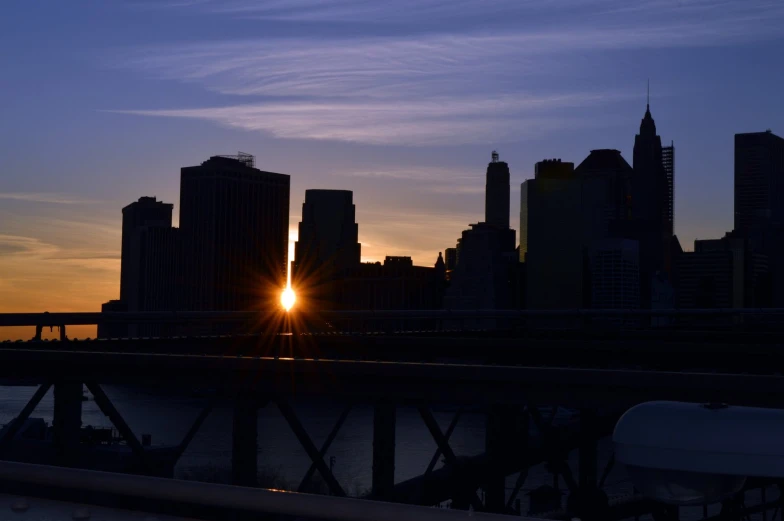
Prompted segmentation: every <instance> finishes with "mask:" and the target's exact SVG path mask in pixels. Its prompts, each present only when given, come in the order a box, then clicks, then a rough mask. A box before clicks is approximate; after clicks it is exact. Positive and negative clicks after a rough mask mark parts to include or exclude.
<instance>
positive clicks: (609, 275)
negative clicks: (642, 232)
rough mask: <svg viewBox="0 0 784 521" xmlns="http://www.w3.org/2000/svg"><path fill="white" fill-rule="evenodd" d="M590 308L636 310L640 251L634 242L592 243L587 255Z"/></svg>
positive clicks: (606, 240) (610, 241)
mask: <svg viewBox="0 0 784 521" xmlns="http://www.w3.org/2000/svg"><path fill="white" fill-rule="evenodd" d="M590 269H591V307H593V308H594V309H637V308H639V306H640V247H639V243H638V242H637V241H634V240H629V239H621V238H610V239H603V240H599V241H595V242H594V243H593V245H592V247H591V251H590Z"/></svg>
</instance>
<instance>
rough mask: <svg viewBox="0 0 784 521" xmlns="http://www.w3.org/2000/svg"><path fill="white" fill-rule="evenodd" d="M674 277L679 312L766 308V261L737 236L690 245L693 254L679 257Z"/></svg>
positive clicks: (767, 301) (767, 297)
mask: <svg viewBox="0 0 784 521" xmlns="http://www.w3.org/2000/svg"><path fill="white" fill-rule="evenodd" d="M677 273H678V280H677V282H678V306H679V307H681V308H744V307H767V306H769V305H770V298H771V293H770V290H771V287H770V276H769V275H770V272H769V268H768V258H767V256H765V255H762V254H759V253H755V252H754V251H753V250H752V249H751V247H750V241H749V239H747V238H745V237H742V236H741V235H740V234H737V233H728V234H726V235H725V236H724V237H723V238H721V239H710V240H697V241H694V251H693V252H688V253H683V254H682V255H680V256H679V259H678V270H677Z"/></svg>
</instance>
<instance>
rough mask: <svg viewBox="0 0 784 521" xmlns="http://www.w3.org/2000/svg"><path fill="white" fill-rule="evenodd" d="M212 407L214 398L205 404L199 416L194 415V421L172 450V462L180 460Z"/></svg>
mask: <svg viewBox="0 0 784 521" xmlns="http://www.w3.org/2000/svg"><path fill="white" fill-rule="evenodd" d="M214 407H215V400H211V401H210V402H209V403H208V404H207V406H206V407H205V408H204V409H202V411H201V412H200V413H199V416H197V417H196V421H194V422H193V425H191V428H190V429H189V430H188V432H187V433H186V434H185V437H184V438H183V439H182V441H181V442H180V444H179V445H177V448H176V449H175V451H174V455H173V456H172V462H173V463H177V462H178V461H179V460H180V458H181V457H182V455H183V453H184V452H185V451H186V450H187V449H188V445H190V444H191V442H192V441H193V438H194V437H195V436H196V433H197V432H199V429H201V426H202V424H203V423H204V421H205V420H206V419H207V417H208V416H209V415H210V413H211V412H212V409H213V408H214Z"/></svg>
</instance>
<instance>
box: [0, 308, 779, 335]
mask: <svg viewBox="0 0 784 521" xmlns="http://www.w3.org/2000/svg"><path fill="white" fill-rule="evenodd" d="M81 325H98V326H99V328H101V327H104V328H106V329H110V330H114V331H118V330H119V331H123V332H124V334H113V335H111V336H113V337H116V336H175V335H178V334H194V333H192V332H193V331H203V332H204V334H216V333H232V334H234V333H259V332H263V331H268V332H269V331H271V332H275V333H279V332H303V333H307V332H315V333H329V332H412V331H414V332H416V331H470V330H483V331H487V330H517V331H524V330H554V329H555V330H587V329H602V328H611V329H613V328H614V329H617V328H624V329H702V328H707V329H739V328H740V329H742V328H781V329H784V309H779V308H755V309H689V310H685V309H669V310H616V309H580V310H455V309H447V310H356V311H303V310H295V311H292V312H289V313H286V312H283V311H282V310H275V311H272V312H269V313H263V312H260V311H171V312H105V313H101V312H96V313H48V312H45V313H2V314H0V327H34V328H35V337H34V338H37V339H39V338H41V332H42V330H43V329H44V328H54V327H57V328H59V329H60V336H61V339H63V340H64V339H66V338H67V336H66V327H68V326H81ZM129 326H133V328H134V329H129ZM128 331H134V332H135V333H128ZM161 331H165V333H164V334H161V333H160V332H161ZM156 332H157V333H156Z"/></svg>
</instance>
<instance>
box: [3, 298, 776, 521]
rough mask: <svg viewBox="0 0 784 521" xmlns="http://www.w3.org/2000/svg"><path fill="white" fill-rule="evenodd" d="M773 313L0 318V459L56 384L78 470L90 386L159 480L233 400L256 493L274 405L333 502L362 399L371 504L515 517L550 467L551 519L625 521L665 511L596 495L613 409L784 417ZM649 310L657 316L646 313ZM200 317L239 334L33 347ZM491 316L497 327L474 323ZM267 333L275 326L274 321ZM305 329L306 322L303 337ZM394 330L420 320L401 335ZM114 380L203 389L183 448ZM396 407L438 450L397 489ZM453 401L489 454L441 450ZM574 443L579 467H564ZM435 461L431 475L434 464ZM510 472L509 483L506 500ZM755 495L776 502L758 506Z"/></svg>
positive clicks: (59, 442) (58, 455)
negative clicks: (143, 420) (314, 432)
mask: <svg viewBox="0 0 784 521" xmlns="http://www.w3.org/2000/svg"><path fill="white" fill-rule="evenodd" d="M782 316H784V310H696V311H692V312H677V311H662V312H649V311H644V312H638V311H632V312H609V311H607V312H603V311H589V312H586V311H579V312H530V311H529V312H518V311H476V312H463V311H461V312H456V311H440V312H332V313H320V314H317V316H316V315H315V314H314V315H312V316H309V317H305V319H303V320H302V321H301V322H300V323H299V325H297V321H296V320H290V321H288V322H285V321H283V322H281V321H278V322H275V321H270V320H265V321H260V320H259V317H258V316H256V315H253V314H248V313H235V312H228V313H147V314H101V313H87V314H84V313H62V314H61V313H48V314H11V315H0V326H26V327H31V328H35V332H36V334H34V335H33V340H29V341H20V342H5V343H2V344H0V379H2V380H3V381H5V382H12V381H15V380H16V381H25V382H28V383H35V384H38V385H39V388H38V390H37V391H36V393H35V394H34V395H33V397H32V399H31V400H30V402H29V403H28V404H27V405H26V406H25V407H24V409H23V410H22V411H21V412H20V414H19V415H18V416H17V418H16V420H15V421H14V422H13V423H12V425H11V426H10V427H11V428H9V429H7V430H6V431H5V432H4V433H3V435H2V437H0V456H7V455H8V448H9V447H10V444H11V443H12V440H13V439H14V436H15V434H16V433H15V432H14V430H15V429H16V428H19V427H20V426H21V424H22V423H23V422H24V421H25V420H26V419H27V418H28V417H29V416H30V414H31V413H32V411H33V410H34V409H35V407H36V406H37V404H38V402H40V400H41V398H42V397H43V395H44V394H45V393H46V392H47V391H48V389H49V388H50V387H52V388H54V398H55V411H54V421H53V427H54V431H55V435H54V440H53V443H54V446H55V449H56V450H55V452H54V454H53V458H54V461H53V463H57V464H59V465H66V466H68V465H73V464H74V462H73V461H70V462H69V457H72V456H73V454H76V453H78V451H79V450H80V444H79V443H80V442H79V427H80V425H81V420H80V414H81V391H82V386H83V385H86V387H87V388H88V389H89V390H90V392H91V393H92V394H93V396H94V397H95V401H96V404H97V405H98V406H99V407H100V408H101V410H102V411H103V412H104V414H106V415H107V417H109V419H110V420H111V422H112V423H113V425H114V426H115V427H116V428H117V430H118V431H119V432H120V434H121V436H122V437H123V438H124V440H125V442H126V443H127V445H128V447H129V448H130V450H131V451H132V453H133V456H134V459H133V464H132V465H131V466H130V467H129V469H128V471H129V472H132V473H135V474H138V475H148V476H165V475H167V473H168V472H169V469H171V468H172V467H173V465H174V463H176V460H177V458H178V457H179V456H181V455H182V453H183V452H184V451H185V450H186V449H187V447H188V444H189V443H190V441H191V440H192V439H193V437H194V436H195V434H196V433H197V432H198V430H199V428H200V426H201V425H202V423H203V422H204V420H205V418H206V417H207V416H208V415H209V414H210V411H211V409H212V407H213V406H214V402H215V401H216V400H224V401H228V402H230V403H232V404H233V407H234V413H233V425H232V439H233V441H232V453H233V455H232V462H233V464H232V482H233V483H234V484H235V485H243V486H254V485H255V484H256V475H257V471H258V469H257V468H256V457H255V455H256V448H257V443H258V431H257V424H256V414H257V411H258V410H259V408H262V407H266V406H267V405H270V404H272V405H274V406H275V407H277V408H278V410H280V412H281V413H282V415H283V416H284V418H285V420H286V422H287V424H288V425H289V427H290V428H291V431H292V434H293V435H294V436H295V437H296V438H297V440H298V441H299V443H300V445H301V446H302V448H303V449H304V450H305V452H306V453H307V454H308V456H309V458H310V460H311V463H312V465H311V468H310V469H309V470H308V473H307V475H306V476H305V477H304V479H303V480H302V483H301V485H300V487H299V488H300V489H305V488H306V487H305V485H306V484H307V482H308V480H310V479H311V478H312V477H313V476H314V475H315V474H316V473H318V474H319V475H320V476H321V477H322V479H323V480H324V482H325V483H326V485H327V487H328V489H329V492H330V494H331V495H333V496H336V497H344V496H346V491H345V488H344V485H343V484H341V483H339V482H338V480H337V479H336V478H335V476H334V474H333V473H332V471H331V469H330V468H329V466H328V465H327V463H326V462H325V458H324V456H325V455H326V454H327V451H328V450H329V447H330V445H331V443H332V442H333V441H334V439H335V437H336V436H337V434H338V432H339V431H340V430H341V429H343V428H345V427H344V424H345V419H346V416H347V415H348V414H349V412H348V411H350V410H351V408H352V407H358V406H362V405H364V406H370V407H372V408H373V411H374V413H373V416H374V420H373V455H372V458H373V461H372V464H373V475H372V481H373V483H372V490H371V491H370V493H369V495H368V496H367V498H368V499H374V500H382V501H392V502H395V503H406V504H411V505H422V506H432V505H436V504H439V503H443V502H445V501H451V503H452V505H453V507H454V508H456V509H460V508H466V509H467V508H471V509H473V510H474V511H476V512H479V511H485V512H493V513H497V514H505V515H517V516H519V515H521V514H523V513H524V512H523V511H522V510H521V507H520V506H519V504H518V503H517V500H518V499H519V497H518V495H519V492H520V490H521V488H522V486H523V485H524V483H525V480H526V476H527V473H528V469H530V468H531V467H532V466H534V465H538V464H542V463H545V464H546V465H547V467H548V468H549V469H550V470H551V472H552V474H553V479H554V483H559V482H562V483H563V484H564V485H565V487H566V489H567V490H568V501H567V502H566V505H561V507H560V509H556V510H555V511H554V512H552V513H551V514H550V515H551V516H554V517H555V518H564V519H566V518H570V516H573V515H578V516H580V517H581V518H584V519H622V518H626V517H634V516H638V515H643V514H646V513H654V514H655V515H656V517H657V518H660V519H667V518H673V516H675V515H676V513H674V512H673V511H672V509H668V508H665V507H664V506H663V505H657V504H653V503H652V502H650V501H649V500H646V499H645V498H643V497H639V496H631V497H626V498H608V497H607V496H606V494H605V493H604V492H603V491H602V487H603V485H604V482H605V480H606V477H607V475H608V474H609V472H610V471H611V470H612V468H613V464H614V462H613V460H612V459H611V460H610V461H608V462H607V464H606V466H605V467H603V468H600V465H599V461H598V456H597V450H598V449H597V447H598V443H599V440H600V439H601V438H603V437H606V436H607V435H609V434H610V433H611V432H612V429H613V427H614V425H615V422H616V420H617V418H618V417H619V416H620V414H622V413H623V412H624V411H625V410H627V409H628V408H629V407H631V406H633V405H635V404H638V403H641V402H644V401H649V400H660V399H668V400H678V401H691V402H705V403H729V404H737V405H753V406H764V407H781V404H782V403H784V376H782V374H781V367H780V366H781V362H780V361H779V360H780V357H778V356H776V355H777V354H778V353H779V352H780V349H781V340H782V335H781V332H779V331H778V327H779V325H780V324H781V322H780V317H782ZM662 318H664V319H666V320H665V322H659V321H657V319H662ZM608 320H610V322H609V323H608ZM200 321H210V322H214V323H225V324H231V325H232V327H233V328H235V330H236V331H242V333H241V334H240V333H234V334H230V335H222V336H191V337H187V336H186V337H176V338H119V339H101V340H86V339H85V340H70V339H68V337H67V335H65V334H61V340H60V341H49V342H45V341H40V340H37V338H40V331H41V329H42V328H44V327H60V328H62V329H61V333H62V332H63V331H65V328H66V327H67V326H69V325H79V324H101V323H110V322H124V323H131V322H133V323H168V324H170V323H177V322H179V323H184V324H187V323H194V322H200ZM425 321H427V322H425ZM488 323H491V324H492V325H493V326H494V327H493V328H490V329H487V328H483V327H482V326H483V325H487V324H488ZM260 324H262V325H263V326H265V327H262V326H260ZM270 324H278V327H276V328H274V329H270V328H269V325H270ZM309 324H316V327H314V328H313V329H309V328H308V327H307V326H308V325H309ZM387 324H393V325H394V326H395V327H394V328H388V327H385V325H387ZM406 324H414V325H416V326H417V327H419V326H421V325H423V324H426V325H427V326H428V327H426V328H424V329H419V330H414V327H405V325H406ZM552 324H556V325H558V326H559V327H558V328H555V327H553V326H552ZM281 325H282V326H281ZM401 325H402V326H403V327H402V328H401V327H400V326H401ZM741 355H742V356H741ZM116 384H122V385H137V386H146V387H150V388H154V387H178V388H192V387H195V386H198V387H202V388H205V387H206V388H210V389H213V390H215V394H214V395H213V398H212V403H210V404H208V405H207V406H206V407H205V409H204V410H203V411H202V413H201V414H199V415H198V417H197V418H195V419H194V424H193V426H192V427H191V428H190V429H189V431H188V433H187V434H186V436H185V437H184V439H183V440H182V441H181V443H180V444H179V445H178V446H177V447H176V448H175V449H174V450H172V451H170V452H168V453H167V454H165V455H162V456H161V455H157V454H155V453H154V451H153V450H151V449H149V448H147V447H145V446H143V444H142V443H141V442H140V441H139V440H138V439H137V438H136V436H135V435H134V433H133V430H132V429H131V427H130V426H129V425H128V424H127V423H126V421H125V419H124V418H123V417H122V415H120V413H119V412H118V410H117V409H116V407H115V406H114V405H113V404H112V402H111V400H110V399H109V397H108V396H107V395H106V393H105V392H104V391H103V389H102V386H105V385H116ZM310 397H329V399H330V400H333V401H335V402H339V403H342V404H345V407H346V409H345V411H344V413H342V414H341V415H340V416H339V417H338V418H336V421H335V425H334V427H333V429H332V431H331V432H330V434H329V436H328V437H327V439H326V440H325V441H324V443H323V444H322V445H321V447H318V446H317V445H316V444H315V442H314V441H313V438H312V437H311V436H310V434H309V433H308V432H307V430H306V429H305V427H304V426H303V421H302V419H301V418H300V417H298V413H297V412H296V408H295V406H294V405H295V403H296V402H297V401H298V400H303V399H308V398H310ZM443 405H449V406H451V407H454V408H455V409H456V412H455V414H454V417H453V419H452V421H451V422H450V424H449V426H448V428H446V429H443V427H442V426H441V425H439V423H438V422H437V421H436V420H435V417H434V414H433V409H434V408H435V407H440V406H443ZM403 406H406V407H415V408H416V410H417V411H418V414H419V415H420V417H421V419H422V422H423V424H424V425H425V426H426V428H427V431H428V432H429V434H430V437H431V438H432V440H433V441H434V442H435V444H436V447H437V450H436V452H435V454H434V455H433V457H432V458H431V459H430V462H429V463H428V464H427V466H426V470H425V472H424V473H423V474H422V475H420V476H418V477H416V478H413V479H409V480H406V481H403V482H396V481H395V450H396V445H395V424H396V411H397V409H398V408H399V407H403ZM557 406H561V407H568V408H570V409H573V410H575V411H577V412H576V414H575V415H574V416H573V417H572V418H571V419H570V420H569V421H567V422H565V423H563V424H556V423H555V422H553V417H554V415H548V414H547V411H548V410H551V409H552V410H553V412H554V411H555V409H553V408H554V407H557ZM466 409H472V410H482V411H485V412H486V414H487V427H486V433H485V438H486V443H485V446H486V450H485V452H484V453H483V454H479V455H477V456H472V457H469V458H460V457H458V456H457V455H456V454H455V453H454V451H453V449H452V447H451V446H450V443H449V440H450V436H451V434H452V432H453V431H454V426H455V425H456V424H457V422H458V421H459V419H460V415H461V414H462V411H464V410H466ZM262 442H263V440H262ZM574 450H576V451H577V453H578V461H577V465H576V472H575V471H573V470H572V467H573V466H574V465H570V464H569V462H568V455H569V453H570V452H571V451H574ZM442 458H443V460H444V462H445V464H444V466H443V467H441V468H436V466H437V463H438V461H439V460H441V459H442ZM423 463H424V462H423ZM423 467H424V465H423ZM515 476H516V478H515ZM509 477H512V478H515V483H514V486H513V487H512V489H511V490H509V489H508V487H507V486H506V481H507V478H509ZM752 485H753V486H752ZM752 485H750V487H752V488H753V489H754V490H756V491H757V492H756V494H757V496H755V497H757V498H758V499H759V501H757V502H756V504H754V505H751V506H749V507H746V506H745V503H744V507H743V509H742V510H743V511H744V512H746V513H747V514H749V513H751V512H752V510H751V509H755V510H753V511H754V512H762V511H766V512H767V509H770V510H771V511H772V510H773V509H774V508H776V506H778V505H779V503H780V501H781V500H780V492H779V491H778V489H777V488H776V487H775V486H774V485H775V484H773V483H766V482H753V483H752ZM769 489H771V490H774V492H770V490H769ZM766 491H767V492H769V493H772V494H774V497H775V499H773V500H772V501H768V500H767V499H766V496H765V494H766ZM479 492H481V494H480V493H479ZM749 493H751V491H749ZM744 494H745V492H744ZM727 509H730V506H727ZM760 509H761V510H760ZM732 511H733V512H736V513H737V511H738V509H737V508H735V509H734V510H732ZM704 517H707V512H706V516H704Z"/></svg>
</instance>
